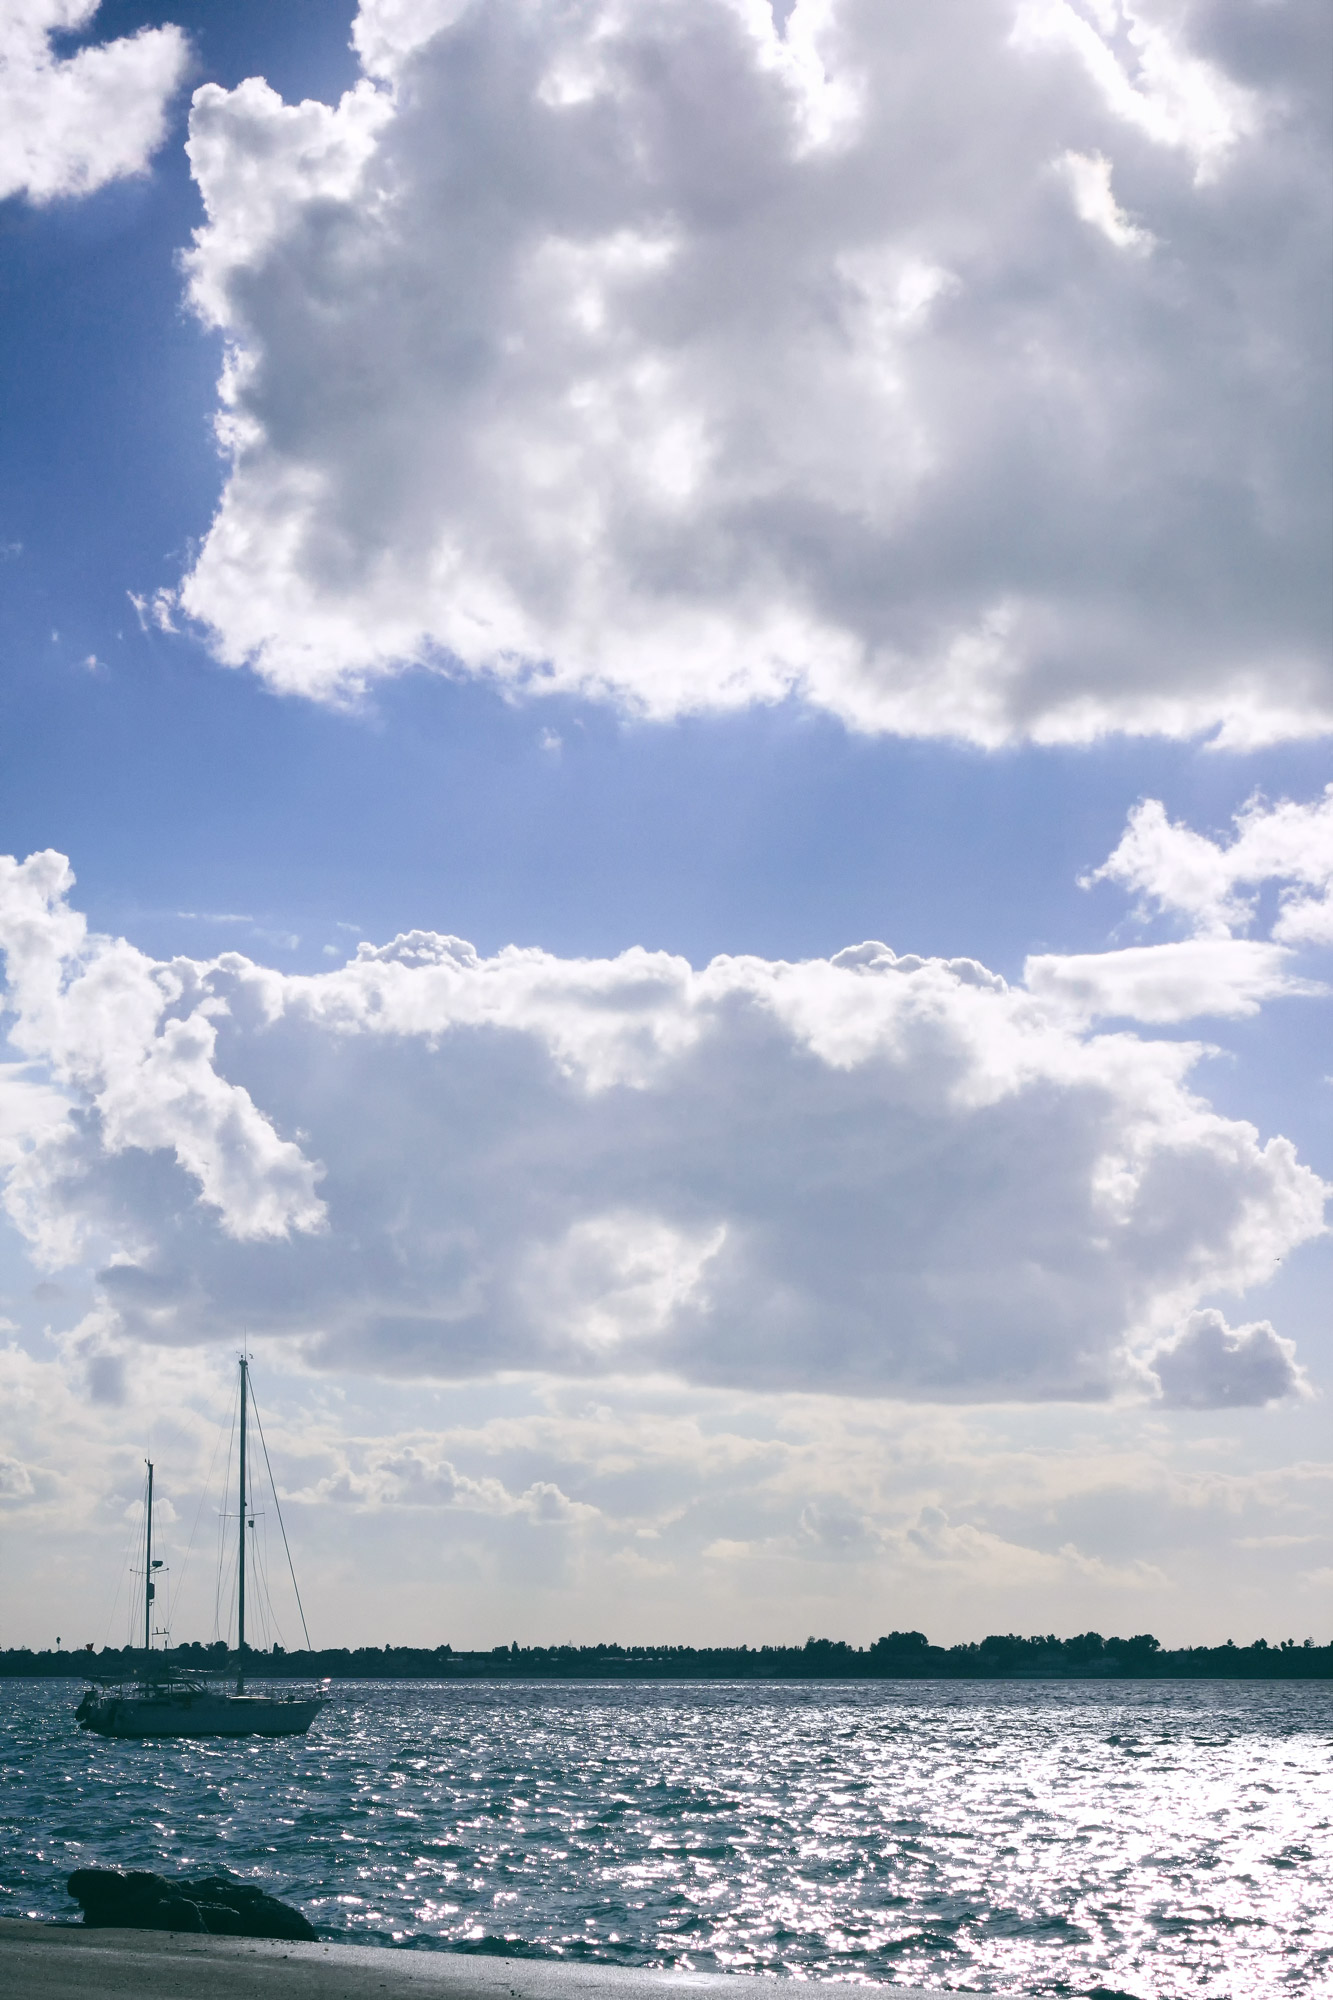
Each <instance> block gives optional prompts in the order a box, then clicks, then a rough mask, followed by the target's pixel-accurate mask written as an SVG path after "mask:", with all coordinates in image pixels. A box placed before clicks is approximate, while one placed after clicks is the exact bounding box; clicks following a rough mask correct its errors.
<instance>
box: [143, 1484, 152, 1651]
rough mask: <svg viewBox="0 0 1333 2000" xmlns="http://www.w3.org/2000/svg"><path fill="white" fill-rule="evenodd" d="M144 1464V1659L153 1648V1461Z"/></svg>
mask: <svg viewBox="0 0 1333 2000" xmlns="http://www.w3.org/2000/svg"><path fill="white" fill-rule="evenodd" d="M144 1464H145V1465H146V1466H147V1467H148V1502H147V1505H146V1507H145V1509H144V1521H143V1650H144V1659H145V1661H146V1660H147V1657H148V1655H149V1654H150V1653H151V1652H152V1650H153V1461H152V1459H151V1458H146V1459H145V1460H144Z"/></svg>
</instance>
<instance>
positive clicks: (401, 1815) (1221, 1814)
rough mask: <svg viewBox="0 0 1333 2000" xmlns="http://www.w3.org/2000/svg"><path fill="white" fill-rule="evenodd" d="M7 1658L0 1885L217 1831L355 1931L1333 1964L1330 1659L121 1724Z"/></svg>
mask: <svg viewBox="0 0 1333 2000" xmlns="http://www.w3.org/2000/svg"><path fill="white" fill-rule="evenodd" d="M77 1699H78V1689H77V1687H76V1685H75V1684H74V1683H73V1682H68V1683H49V1684H41V1683H34V1682H23V1681H8V1682H0V1732H2V1735H0V1780H2V1783H0V1913H3V1914H7V1915H19V1914H24V1913H29V1914H32V1915H41V1916H51V1915H68V1914H70V1913H71V1906H70V1904H69V1903H68V1901H67V1900H66V1898H65V1895H64V1890H63V1883H64V1878H65V1876H66V1874H67V1873H68V1872H69V1870H70V1869H71V1868H73V1867H76V1866H79V1865H87V1864H90V1863H94V1864H103V1865H110V1866H119V1867H127V1866H133V1867H141V1868H145V1867H147V1868H156V1869H159V1870H163V1871H168V1872H170V1871H175V1870H177V1869H180V1870H199V1869H203V1868H206V1867H207V1866H209V1865H210V1864H216V1863H218V1862H221V1863H223V1864H225V1865H226V1866H227V1867H229V1868H231V1869H232V1870H233V1871H235V1872H236V1873H237V1874H239V1875H243V1876H247V1877H251V1878H253V1879H255V1880H258V1881H261V1882H263V1883H264V1884H265V1885H266V1886H267V1887H269V1888H271V1889H274V1890H276V1891H277V1892H278V1893H279V1894H285V1895H286V1896H288V1897H289V1898H290V1899H291V1900H292V1901H294V1902H296V1903H298V1904H300V1906H301V1907H302V1908H303V1909H304V1910H305V1911H306V1913H307V1914H308V1915H309V1916H310V1917H311V1918H312V1919H313V1921H314V1922H315V1923H316V1924H318V1925H319V1926H320V1929H321V1931H322V1932H324V1933H325V1934H327V1935H328V1936H330V1937H335V1938H342V1939H347V1940H351V1941H357V1942H362V1943H367V1942H374V1941H383V1942H385V1943H390V1942H392V1943H396V1944H412V1945H420V1946H428V1947H430V1946H433V1947H445V1948H450V1947H452V1948H455V1949H460V1948H461V1949H465V1950H474V1951H475V1950H510V1951H513V1950H515V1949H521V1950H528V1951H533V1952H541V1953H555V1954H560V1955H563V1956H566V1957H575V1958H590V1959H609V1960H619V1961H621V1962H628V1963H635V1964H648V1965H664V1966H694V1967H697V1968H700V1969H725V1970H734V1971H743V1972H784V1973H795V1974H800V1975H804V1976H806V1977H811V1978H829V1977H834V1976H842V1977H849V1976H850V1977H854V1978H861V1979H875V1980H888V1981H896V1982H902V1983H911V1982H920V1983H922V1984H926V1985H932V1984H934V1985H939V1986H942V1987H948V1988H964V1989H969V1988H970V1989H973V1990H977V1989H979V1990H985V1991H991V1990H999V1989H1004V1988H1006V1987H1009V1988H1013V1987H1019V1988H1026V1989H1027V1990H1029V1991H1033V1992H1038V1993H1043V1994H1046V1993H1050V1994H1061V1993H1069V1994H1080V1993H1081V1994H1087V1993H1089V1992H1091V1991H1093V1990H1094V1989H1095V1988H1098V1987H1101V1988H1103V1989H1108V1988H1109V1989H1111V1990H1112V1991H1114V1992H1116V1993H1124V1994H1131V1995H1135V1996H1143V2000H1148V1996H1151V2000H1174V1996H1178V1995H1191V1996H1194V1995H1209V1996H1219V2000H1220V1996H1228V2000H1242V1996H1247V2000H1248V1996H1255V2000H1258V1996H1270V1995H1273V1994H1276V1993H1279V1992H1281V1993H1315V1992H1323V1993H1326V1992H1328V1991H1330V1989H1331V1988H1333V1893H1331V1891H1333V1868H1331V1867H1330V1863H1331V1862H1333V1783H1331V1782H1330V1744H1331V1741H1333V1696H1331V1695H1330V1691H1329V1689H1328V1688H1327V1686H1324V1685H1319V1684H1306V1685H1304V1686H1300V1685H1295V1686H1293V1685H1285V1686H1284V1685H1265V1684H1262V1683H1261V1684H1252V1685H1244V1684H1238V1683H1224V1684H1220V1685H1210V1684H1207V1683H1205V1684H1199V1683H1189V1682H1175V1683H1166V1684H1157V1685H1153V1684H1151V1683H1125V1684H1120V1685H1115V1686H1107V1685H1102V1686H1087V1685H1077V1686H1069V1685H1067V1684H1060V1683H1046V1684H1014V1683H996V1684H990V1685H986V1684H972V1685H970V1686H964V1687H940V1686H938V1685H930V1684H927V1685H921V1684H916V1685H913V1684H910V1683H908V1684H897V1685H895V1684H892V1683H890V1684H885V1683H878V1684H873V1685H869V1686H857V1685H852V1686H839V1685H833V1684H830V1683H817V1684H807V1685H801V1686H778V1687H760V1688H755V1687H737V1686H734V1685H727V1684H723V1683H713V1684H703V1685H700V1684H688V1685H685V1686H644V1685H639V1686H628V1687H612V1686H604V1685H591V1686H588V1685H584V1686H569V1685H555V1686H533V1685H526V1686H523V1685H519V1686H514V1685H510V1686H506V1685H503V1684H496V1683H485V1682H482V1683H474V1684H470V1685H469V1684H462V1685H459V1684H453V1685H448V1686H441V1685H434V1684H407V1685H404V1684H401V1683H399V1684H386V1683H363V1684H358V1685H351V1686H347V1685H344V1686H340V1687H335V1690H334V1701H333V1705H332V1707H331V1708H330V1709H329V1710H327V1711H326V1713H325V1715H324V1717H323V1718H322V1719H321V1721H320V1722H319V1723H318V1724H317V1725H316V1728H315V1731H314V1732H313V1733H312V1734H311V1736H310V1737H309V1738H308V1739H305V1740H304V1741H298V1742H294V1743H293V1742H286V1743H283V1742H264V1743H260V1742H253V1741H252V1742H242V1743H221V1742H215V1743H193V1744H191V1743H174V1744H153V1743H141V1744H134V1743H116V1742H104V1741H103V1740H102V1739H100V1738H98V1737H92V1736H87V1735H85V1734H83V1733H82V1732H81V1731H78V1730H76V1729H75V1727H74V1725H73V1719H72V1711H73V1708H74V1704H75V1702H76V1701H77Z"/></svg>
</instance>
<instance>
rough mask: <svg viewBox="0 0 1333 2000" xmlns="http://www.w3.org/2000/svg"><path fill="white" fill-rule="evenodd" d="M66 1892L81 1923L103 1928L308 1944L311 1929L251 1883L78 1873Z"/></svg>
mask: <svg viewBox="0 0 1333 2000" xmlns="http://www.w3.org/2000/svg"><path fill="white" fill-rule="evenodd" d="M66 1887H67V1888H68V1890H69V1893H70V1895H71V1896H72V1897H73V1898H74V1900H75V1902H76V1903H78V1904H79V1905H80V1907H81V1908H82V1910H83V1921H84V1923H85V1924H88V1925H89V1926H94V1927H98V1928H101V1929H118V1930H134V1931H207V1932H209V1933H211V1934H212V1935H213V1936H215V1937H253V1938H285V1939H287V1940H289V1941H305V1942H307V1943H308V1942H312V1941H313V1940H314V1939H315V1937H316V1936H317V1933H316V1931H315V1928H314V1926H313V1924H311V1923H309V1922H308V1921H307V1919H306V1918H305V1917H303V1916H302V1915H301V1912H300V1911H299V1910H294V1909H292V1907H291V1906H290V1904H288V1903H280V1902H279V1901H278V1899H277V1897H276V1896H270V1895H268V1894H267V1893H266V1891H265V1890H263V1889H259V1888H256V1887H255V1885H254V1884H253V1883H251V1882H231V1881H228V1879H227V1878H226V1877H225V1876H222V1875H216V1876H205V1877H203V1878H202V1879H201V1880H199V1881H197V1882H169V1881H168V1880H167V1878H166V1877H165V1876H164V1875H152V1874H149V1873H148V1872H147V1871H146V1870H142V1869H135V1870H132V1871H130V1872H129V1873H127V1874H124V1875H122V1874H121V1873H120V1872H119V1871H118V1870H117V1869H114V1868H76V1869H75V1871H74V1873H73V1874H72V1875H71V1876H70V1878H69V1881H68V1883H67V1884H66Z"/></svg>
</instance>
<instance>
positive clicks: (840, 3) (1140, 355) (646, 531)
mask: <svg viewBox="0 0 1333 2000" xmlns="http://www.w3.org/2000/svg"><path fill="white" fill-rule="evenodd" d="M354 35H355V42H356V46H357V48H358V49H359V51H360V56H361V61H362V64H363V68H364V72H365V75H364V80H363V81H362V82H361V83H360V84H359V85H358V86H357V88H356V89H354V90H353V91H351V92H349V93H348V94H347V95H346V96H345V97H344V98H343V99H342V101H341V102H340V103H339V104H338V105H336V106H327V105H324V104H320V103H315V102H305V103H302V104H299V105H288V104H285V103H283V102H282V101H281V99H280V98H279V97H278V96H277V95H276V93H275V92H274V91H273V90H272V89H271V88H269V87H268V86H267V85H266V84H265V83H264V82H263V81H262V80H259V79H252V80H251V81H249V82H247V83H244V84H242V85H241V86H240V87H239V88H237V89H235V90H232V91H226V90H223V89H221V88H219V87H217V86H216V85H208V86H205V87H204V88H203V89H201V90H200V91H199V92H198V93H197V94H196V97H195V103H194V111H193V118H192V124H191V139H190V152H191V157H192V160H193V165H194V172H195V175H196V178H197V180H198V183H199V186H200V189H201V191H202V194H203V196H204V200H205V202H206V204H207V211H208V220H207V224H206V226H205V227H204V228H203V230H202V231H201V232H200V234H199V237H198V240H197V245H196V249H195V251H194V254H193V257H192V262H191V267H190V268H191V284H192V291H193V298H194V301H195V304H196V307H197V309H198V310H199V311H200V312H201V313H202V314H203V315H204V317H205V318H206V319H207V320H208V321H210V322H211V323H212V324H214V325H215V326H217V327H218V328H220V329H222V330H223V332H224V333H225V335H226V338H227V342H228V357H229V358H228V362H227V367H226V372H225V375H224V378H223V384H222V393H223V410H222V416H221V420H220V425H221V437H222V440H223V443H224V446H225V449H226V451H227V452H228V454H229V455H230V461H231V466H230V475H229V478H228V482H227V486H226V490H225V494H224V497H223V500H222V503H221V506H220V509H219V511H218V514H217V517H216V519H215V521H214V523H213V525H212V529H211V532H210V533H209V535H208V537H207V540H206V542H205V544H204V546H203V550H202V553H201V555H200V557H199V559H198V562H197V565H196V567H195V568H194V570H193V572H192V574H191V575H190V576H189V577H188V578H187V579H186V581H185V584H184V587H183V592H182V596H183V602H184V605H185V608H186V610H187V611H188V612H190V613H191V614H193V615H194V616H195V617H196V618H197V619H199V620H201V621H203V623H204V624H205V625H206V626H207V627H208V628H209V629H210V631H211V635H212V643H213V645H214V647H215V649H216V652H217V654H218V656H219V657H220V658H221V659H223V660H225V661H227V662H229V663H231V664H234V665H239V664H242V663H248V664H250V665H252V666H253V667H254V668H256V669H257V670H258V671H259V672H260V673H261V674H263V675H264V676H265V677H266V678H267V679H268V680H269V682H271V683H272V684H273V685H274V686H276V687H279V688H283V689H287V690H294V691H298V692H301V693H304V694H307V695H312V696H315V697H321V698H334V699H338V698H342V697H345V696H347V695H348V694H349V693H352V692H354V691H355V690H356V689H358V688H359V687H362V686H364V685H365V684H366V683H367V682H368V681H370V680H371V679H373V678H374V677H375V676H376V675H379V674H382V673H384V672H387V671H390V670H393V669H395V668H398V667H400V666H402V665H403V664H404V663H406V662H413V661H416V662H429V663H434V664H437V665H440V666H443V667H445V668H446V669H448V670H451V671H460V670H469V671H472V672H478V673H485V674H488V675H493V676H495V677H497V678H498V679H499V680H500V681H501V682H503V683H505V684H507V685H510V686H519V685H523V686H529V687H537V688H544V687H558V688H564V689H572V690H578V691H580V692H582V693H585V694H591V695H594V696H605V697H608V698H610V699H612V700H614V701H616V702H618V703H620V704H622V705H623V706H625V707H626V708H628V709H629V710H630V711H632V712H638V713H647V714H652V715H671V714H676V713H680V712H682V711H686V710H696V709H706V708H710V707H714V708H715V707H726V706H734V705H738V704H743V703H748V702H753V701H756V700H759V701H767V700H774V699H779V698H782V697H784V696H788V695H795V696H797V697H799V698H802V699H805V700H807V701H809V702H812V703H814V704H817V705H820V706H822V707H824V708H826V709H829V710H831V711H833V712H834V713H836V714H837V715H839V716H841V717H843V718H845V719H846V720H847V721H848V722H849V723H850V724H851V725H853V726H855V727H858V728H865V729H873V730H889V731H899V732H903V733H906V734H909V735H936V734H943V735H948V736H954V737H961V738H966V739H970V740H972V741H974V742H978V743H982V744H997V743H1001V742H1004V741H1009V740H1014V739H1018V738H1023V737H1030V738H1036V739H1038V740H1043V741H1083V740H1087V739H1089V738H1092V737H1095V736H1097V735H1098V734H1099V733H1101V732H1104V731H1107V730H1129V731H1165V732H1171V733H1189V732H1195V731H1206V730H1215V731H1217V732H1219V740H1220V741H1224V742H1229V743H1236V744H1245V743H1256V742H1262V741H1266V740H1272V739H1275V738H1279V737H1283V736H1288V735H1300V734H1304V733H1309V732H1312V731H1321V730H1327V729H1328V728H1329V727H1330V726H1333V681H1331V680H1330V676H1329V668H1328V657H1327V638H1328V626H1329V620H1328V601H1327V565H1326V554H1327V547H1328V538H1329V504H1328V503H1329V478H1328V472H1329V463H1328V461H1329V454H1328V451H1327V442H1328V396H1327V383H1326V371H1325V367H1324V361H1325V355H1326V351H1327V287H1326V284H1325V281H1324V278H1325V266H1326V258H1327V239H1328V228H1329V200H1328V187H1329V178H1330V177H1329V174H1328V157H1327V155H1328V144H1327V117H1326V107H1325V103H1324V98H1325V92H1326V83H1327V78H1326V74H1325V72H1326V68H1327V64H1326V62H1325V60H1324V57H1325V54H1326V42H1327V15H1326V10H1325V8H1324V6H1323V4H1322V0H1285V4H1280V5H1275V6H1268V7H1263V8H1260V9H1256V8H1255V7H1254V6H1253V5H1252V4H1251V3H1250V0H1194V3H1193V4H1185V5H1176V4H1169V5H1168V4H1165V0H1144V4H1141V5H1133V6H1131V5H1129V4H1124V0H1086V4H1084V0H1017V4H1016V0H940V4H935V5H931V6H921V7H910V6H908V7H904V6H895V7H885V6H882V5H879V4H876V0H795V4H794V5H786V6H779V5H777V4H774V5H772V6H771V7H770V6H769V5H767V4H765V0H669V4H668V3H667V0H633V4H626V3H625V0H573V4H560V5H556V4H554V0H488V4H486V5H481V4H467V0H364V4H363V6H362V8H361V11H360V14H359V15H358V17H357V21H356V24H355V30H354Z"/></svg>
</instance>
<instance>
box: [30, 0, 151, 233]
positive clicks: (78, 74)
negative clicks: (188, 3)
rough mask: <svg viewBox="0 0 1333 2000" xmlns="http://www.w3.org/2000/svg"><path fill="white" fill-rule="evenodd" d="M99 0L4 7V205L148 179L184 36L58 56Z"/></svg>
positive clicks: (144, 34)
mask: <svg viewBox="0 0 1333 2000" xmlns="http://www.w3.org/2000/svg"><path fill="white" fill-rule="evenodd" d="M99 4H100V0H0V197H3V196H5V195H14V194H26V195H28V196H29V197H30V198H31V199H32V200H34V201H50V200H52V199H53V198H54V197H55V196H57V195H78V194H89V193H91V192H92V190H93V189H94V188H99V187H102V186H104V185H105V183H106V182H107V181H113V180H119V179H121V178H122V177H123V176H124V175H126V174H140V173H143V171H144V170H145V168H146V167H147V165H148V162H149V160H150V159H151V158H152V156H153V154H154V153H155V152H156V151H157V149H158V147H159V146H160V145H161V144H162V141H163V139H164V138H165V136H166V122H167V106H168V103H169V101H170V99H171V96H172V94H173V93H174V91H175V90H176V88H177V86H178V85H179V84H180V83H181V81H182V79H183V77H184V73H185V65H186V60H187V57H188V45H187V43H186V39H185V36H184V35H183V34H182V32H181V30H180V29H179V28H175V27H171V26H167V27H163V28H144V29H142V30H141V31H140V32H139V33H138V34H137V35H126V36H123V37H122V38H121V39H120V40H119V41H114V42H100V43H93V44H90V45H89V46H87V47H85V48H81V49H78V50H76V51H75V53H74V54H73V55H68V56H63V57H62V56H60V55H58V54H57V53H56V52H55V50H54V49H53V47H52V38H53V37H54V36H56V35H68V34H75V33H81V32H83V31H84V30H86V29H87V28H88V26H89V25H90V23H91V22H92V20H93V18H94V16H95V15H96V14H97V12H98V7H99Z"/></svg>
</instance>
